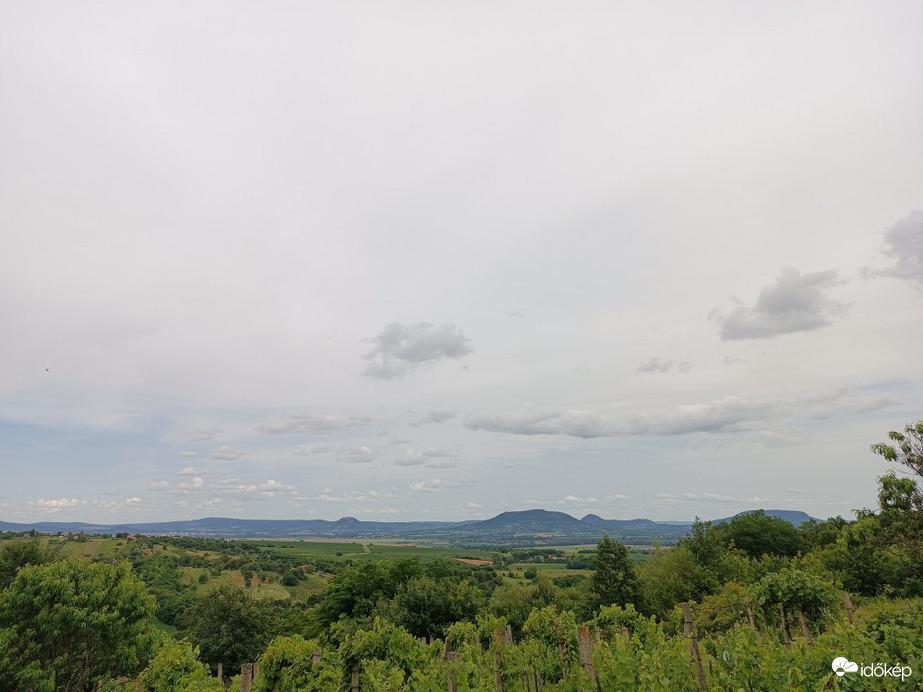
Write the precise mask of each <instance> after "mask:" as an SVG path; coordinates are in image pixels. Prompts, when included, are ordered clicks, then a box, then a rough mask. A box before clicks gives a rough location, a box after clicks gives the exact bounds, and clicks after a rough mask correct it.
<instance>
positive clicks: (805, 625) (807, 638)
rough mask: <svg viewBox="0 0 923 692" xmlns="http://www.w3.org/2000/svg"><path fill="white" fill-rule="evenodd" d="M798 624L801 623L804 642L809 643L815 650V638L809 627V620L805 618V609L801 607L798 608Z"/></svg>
mask: <svg viewBox="0 0 923 692" xmlns="http://www.w3.org/2000/svg"><path fill="white" fill-rule="evenodd" d="M798 622H799V623H801V633H802V634H803V635H804V640H805V641H806V642H807V643H808V646H810V647H811V648H813V647H814V637H813V636H812V635H811V628H810V627H808V619H807V617H805V614H804V608H802V607H801V606H799V607H798Z"/></svg>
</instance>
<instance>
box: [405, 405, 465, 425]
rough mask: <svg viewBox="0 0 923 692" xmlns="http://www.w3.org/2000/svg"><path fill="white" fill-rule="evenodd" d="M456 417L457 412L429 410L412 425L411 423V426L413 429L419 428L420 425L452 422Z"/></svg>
mask: <svg viewBox="0 0 923 692" xmlns="http://www.w3.org/2000/svg"><path fill="white" fill-rule="evenodd" d="M457 415H458V411H443V410H440V409H430V410H429V411H427V412H426V416H424V417H423V418H421V419H420V420H418V421H416V422H414V423H411V425H412V426H413V427H415V428H419V427H420V426H421V425H427V424H428V423H445V422H446V421H449V420H452V419H453V418H455V416H457Z"/></svg>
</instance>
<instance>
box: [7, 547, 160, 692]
mask: <svg viewBox="0 0 923 692" xmlns="http://www.w3.org/2000/svg"><path fill="white" fill-rule="evenodd" d="M153 613H154V599H153V598H151V597H150V596H149V595H148V593H147V590H146V589H145V588H144V584H142V583H141V582H140V581H139V580H138V579H137V578H135V577H134V576H133V575H132V574H131V571H130V569H129V568H128V565H125V564H121V565H109V564H104V563H91V562H82V561H81V562H77V561H70V560H66V561H61V562H53V563H51V564H47V565H30V566H27V567H23V568H22V569H21V570H19V573H18V574H17V575H16V578H15V579H14V580H13V582H12V584H10V585H9V586H8V587H7V588H6V589H5V590H4V591H3V592H2V593H0V678H2V679H3V680H4V682H5V686H4V689H12V690H36V691H38V690H41V691H43V692H44V691H45V690H48V691H50V690H63V691H64V692H78V691H82V690H86V689H89V688H90V686H91V685H93V684H94V683H95V682H96V681H98V680H102V679H107V678H110V677H113V676H116V675H120V674H126V673H128V674H130V673H134V672H136V671H137V670H139V669H140V668H141V667H142V666H143V664H144V662H145V661H146V659H147V657H148V655H149V653H150V647H151V643H152V641H153V631H152V625H151V618H152V616H153ZM6 685H9V687H7V686H6Z"/></svg>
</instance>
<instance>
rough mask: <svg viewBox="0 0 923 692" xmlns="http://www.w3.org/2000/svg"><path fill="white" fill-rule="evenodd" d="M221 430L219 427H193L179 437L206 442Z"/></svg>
mask: <svg viewBox="0 0 923 692" xmlns="http://www.w3.org/2000/svg"><path fill="white" fill-rule="evenodd" d="M220 432H221V428H193V429H192V430H190V431H189V432H187V433H185V434H184V435H183V436H182V438H181V439H183V440H188V441H189V442H208V441H209V440H213V439H214V438H215V436H217V435H218V434H219V433H220Z"/></svg>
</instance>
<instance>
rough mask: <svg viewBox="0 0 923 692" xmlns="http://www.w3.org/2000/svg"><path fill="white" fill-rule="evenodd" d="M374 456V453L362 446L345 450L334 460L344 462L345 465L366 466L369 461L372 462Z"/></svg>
mask: <svg viewBox="0 0 923 692" xmlns="http://www.w3.org/2000/svg"><path fill="white" fill-rule="evenodd" d="M376 456H377V455H376V454H375V452H373V451H372V450H371V449H369V448H368V447H366V446H365V445H363V446H361V447H353V448H352V449H347V450H346V451H345V452H344V453H342V454H340V455H339V456H338V457H337V458H336V460H337V461H343V462H346V463H347V464H368V463H369V462H370V461H373V460H374V459H375V457H376Z"/></svg>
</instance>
